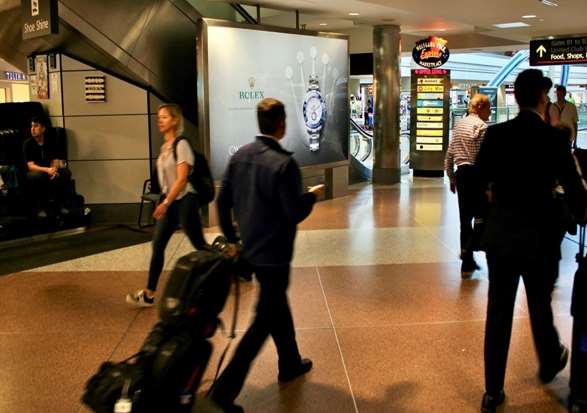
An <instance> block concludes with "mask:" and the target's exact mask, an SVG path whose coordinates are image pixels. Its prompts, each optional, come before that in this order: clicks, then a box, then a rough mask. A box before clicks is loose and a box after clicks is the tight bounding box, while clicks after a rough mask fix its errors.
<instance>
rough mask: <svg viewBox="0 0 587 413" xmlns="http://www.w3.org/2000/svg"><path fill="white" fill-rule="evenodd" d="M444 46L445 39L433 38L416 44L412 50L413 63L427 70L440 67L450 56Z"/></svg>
mask: <svg viewBox="0 0 587 413" xmlns="http://www.w3.org/2000/svg"><path fill="white" fill-rule="evenodd" d="M446 44H447V41H446V40H445V39H443V38H441V37H435V36H430V37H429V38H427V39H423V40H420V41H419V42H416V46H415V47H414V49H413V50H412V57H413V59H414V62H416V63H417V64H419V65H420V66H423V67H426V68H428V69H435V68H437V67H440V66H442V65H443V64H445V63H446V62H447V61H448V58H449V56H450V51H449V50H448V47H447V46H446Z"/></svg>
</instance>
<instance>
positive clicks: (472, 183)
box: [455, 165, 483, 264]
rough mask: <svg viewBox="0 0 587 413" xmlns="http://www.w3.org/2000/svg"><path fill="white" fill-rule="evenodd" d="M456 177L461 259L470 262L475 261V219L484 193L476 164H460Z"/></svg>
mask: <svg viewBox="0 0 587 413" xmlns="http://www.w3.org/2000/svg"><path fill="white" fill-rule="evenodd" d="M455 177H456V185H457V198H458V201H459V218H460V222H461V259H462V260H463V262H466V263H468V264H469V263H471V262H472V261H473V247H474V245H473V219H475V216H476V215H478V214H479V213H480V212H481V211H480V207H481V197H482V195H483V194H482V192H481V190H480V185H479V179H478V176H477V172H476V169H475V166H473V165H461V166H459V167H458V169H457V172H456V174H455Z"/></svg>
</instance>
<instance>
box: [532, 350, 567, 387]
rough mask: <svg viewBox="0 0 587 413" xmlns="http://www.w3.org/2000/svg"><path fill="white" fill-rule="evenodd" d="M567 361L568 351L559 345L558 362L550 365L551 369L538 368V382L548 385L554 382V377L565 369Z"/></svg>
mask: <svg viewBox="0 0 587 413" xmlns="http://www.w3.org/2000/svg"><path fill="white" fill-rule="evenodd" d="M568 361H569V350H568V349H567V348H566V347H565V346H563V345H561V354H560V357H559V359H558V361H557V362H556V363H555V364H554V365H552V367H549V368H544V367H542V366H541V367H540V372H539V373H538V377H539V378H540V381H541V382H542V383H544V384H547V383H550V382H551V381H553V380H554V378H555V377H556V375H557V374H558V373H559V372H560V371H561V370H562V369H564V368H565V366H566V365H567V362H568Z"/></svg>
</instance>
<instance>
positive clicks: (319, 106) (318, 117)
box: [303, 75, 326, 152]
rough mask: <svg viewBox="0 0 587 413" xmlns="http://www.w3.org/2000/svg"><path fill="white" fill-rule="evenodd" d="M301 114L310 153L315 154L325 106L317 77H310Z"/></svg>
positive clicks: (323, 121) (324, 118) (324, 119)
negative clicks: (302, 114)
mask: <svg viewBox="0 0 587 413" xmlns="http://www.w3.org/2000/svg"><path fill="white" fill-rule="evenodd" d="M303 113H304V123H305V124H306V131H307V132H308V135H309V146H310V151H312V152H316V151H317V150H318V149H320V136H321V134H322V128H323V127H324V124H325V123H326V104H325V102H324V98H323V97H322V93H321V92H320V82H319V81H318V76H315V75H311V76H310V81H309V85H308V91H307V92H306V96H304V107H303Z"/></svg>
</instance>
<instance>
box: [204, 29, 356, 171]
mask: <svg viewBox="0 0 587 413" xmlns="http://www.w3.org/2000/svg"><path fill="white" fill-rule="evenodd" d="M207 39H208V41H207V62H208V65H207V79H208V91H207V97H208V99H207V100H208V118H209V123H208V125H209V139H210V146H209V147H210V166H211V169H212V173H213V176H214V178H215V179H219V178H221V176H222V174H223V172H224V168H225V167H226V165H227V163H228V160H229V159H230V157H231V156H232V155H233V154H234V153H235V152H236V151H237V150H238V149H239V148H240V147H241V146H243V145H245V144H247V143H249V142H252V141H253V140H254V139H255V135H257V134H258V127H257V117H256V106H257V104H258V103H259V101H261V100H262V99H263V98H266V97H272V98H276V99H278V100H280V101H282V102H283V103H284V104H285V109H286V116H287V119H286V125H287V126H286V135H285V137H284V138H283V140H282V141H281V145H282V146H283V147H284V148H285V149H287V150H289V151H291V152H293V153H294V157H295V159H296V160H297V162H298V163H299V164H300V166H309V165H321V164H331V163H335V162H340V161H346V160H348V140H349V121H348V117H349V115H348V113H349V112H348V84H347V83H348V40H347V39H346V38H338V37H321V36H314V35H302V34H294V33H283V32H278V31H264V30H258V29H249V28H244V27H226V26H215V25H210V26H208V27H207Z"/></svg>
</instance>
